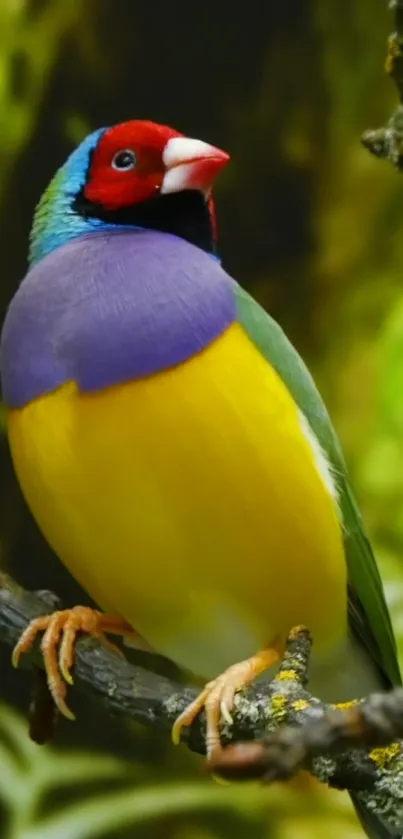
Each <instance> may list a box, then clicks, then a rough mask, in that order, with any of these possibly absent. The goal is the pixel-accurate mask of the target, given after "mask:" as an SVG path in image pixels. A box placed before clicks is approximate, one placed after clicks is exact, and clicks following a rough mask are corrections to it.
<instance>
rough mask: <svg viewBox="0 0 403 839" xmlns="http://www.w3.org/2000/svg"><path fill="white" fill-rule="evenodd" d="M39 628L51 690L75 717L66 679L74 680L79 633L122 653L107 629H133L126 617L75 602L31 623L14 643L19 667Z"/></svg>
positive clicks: (122, 631)
mask: <svg viewBox="0 0 403 839" xmlns="http://www.w3.org/2000/svg"><path fill="white" fill-rule="evenodd" d="M39 632H43V633H44V635H43V638H42V642H41V650H42V654H43V659H44V663H45V670H46V677H47V682H48V687H49V691H50V693H51V695H52V698H53V701H54V703H55V705H56V707H57V708H58V709H59V711H60V713H61V714H63V716H65V717H67V719H70V720H74V719H75V716H74V714H73V712H72V711H70V708H69V707H68V705H67V704H66V702H65V697H66V694H67V685H66V683H67V684H69V685H72V684H73V676H72V674H71V668H72V667H73V664H74V655H75V645H76V641H77V635H78V634H79V633H83V632H84V633H86V634H87V635H93V636H95V637H97V638H99V639H100V640H101V641H102V642H103V643H105V644H106V645H107V646H108V648H109V649H113V650H114V651H115V652H119V654H120V655H122V652H121V650H119V648H118V647H116V645H115V644H113V643H112V642H111V641H109V639H108V638H106V636H105V632H111V633H115V634H117V635H132V634H133V629H132V627H131V626H130V625H129V624H128V623H126V621H124V620H123V618H119V617H117V616H115V615H112V616H110V615H104V614H103V613H102V612H99V611H97V610H96V609H90V608H89V607H87V606H75V607H74V608H73V609H64V610H63V611H59V612H53V614H51V615H43V616H41V617H39V618H35V619H34V620H32V621H31V622H30V623H29V624H28V626H27V628H26V629H25V630H24V632H23V633H22V635H21V637H20V639H19V641H18V643H17V644H16V646H15V647H14V650H13V654H12V663H13V665H14V667H18V664H19V661H20V658H21V655H23V654H24V653H26V652H28V651H29V650H30V649H31V647H32V645H33V643H34V641H35V639H36V637H37V635H38V633H39Z"/></svg>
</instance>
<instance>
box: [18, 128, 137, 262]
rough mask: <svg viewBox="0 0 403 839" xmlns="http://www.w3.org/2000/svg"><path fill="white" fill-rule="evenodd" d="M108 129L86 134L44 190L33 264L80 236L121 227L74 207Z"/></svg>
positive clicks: (32, 241)
mask: <svg viewBox="0 0 403 839" xmlns="http://www.w3.org/2000/svg"><path fill="white" fill-rule="evenodd" d="M107 130H108V129H107V128H99V129H98V130H97V131H94V132H93V133H92V134H90V135H89V136H88V137H86V139H85V140H83V142H82V143H81V144H80V145H79V146H78V147H77V148H76V149H75V150H74V151H73V152H72V154H71V155H70V157H68V159H67V160H66V162H65V163H64V164H63V166H61V168H60V169H58V171H57V172H56V174H55V176H54V177H53V178H52V180H51V182H50V184H49V186H48V187H47V189H46V190H45V192H44V193H43V195H42V198H41V199H40V201H39V204H38V206H37V208H36V211H35V215H34V221H33V225H32V230H31V236H30V250H29V263H30V265H31V266H32V265H35V264H36V263H37V262H39V261H40V260H41V259H43V257H45V256H47V255H48V254H49V253H51V252H52V251H54V250H55V249H56V248H58V247H60V246H61V245H65V244H66V243H67V242H69V241H71V240H72V239H76V238H77V237H78V236H85V235H88V234H90V233H95V232H98V231H99V232H101V231H104V230H105V231H107V230H116V229H119V225H116V224H113V223H107V222H104V221H101V219H97V218H84V217H83V216H81V215H80V214H79V213H77V212H75V211H74V209H73V206H72V205H73V201H74V198H75V197H76V195H78V193H79V192H80V190H81V189H82V188H83V186H84V184H85V181H86V177H87V172H88V167H89V165H90V156H91V153H92V151H93V150H94V149H95V147H96V145H97V144H98V142H99V140H100V138H101V137H102V135H103V134H104V133H105V131H107ZM132 229H137V228H135V227H133V228H132Z"/></svg>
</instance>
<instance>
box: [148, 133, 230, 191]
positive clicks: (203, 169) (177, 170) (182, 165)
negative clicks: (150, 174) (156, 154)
mask: <svg viewBox="0 0 403 839" xmlns="http://www.w3.org/2000/svg"><path fill="white" fill-rule="evenodd" d="M162 159H163V163H164V166H165V168H166V173H165V175H164V179H163V181H162V185H161V192H162V193H163V194H165V195H167V194H168V193H170V192H182V191H183V190H184V189H199V190H201V191H202V192H205V193H208V192H209V190H210V189H211V187H212V185H213V182H214V181H215V179H216V177H217V175H218V173H219V172H220V171H221V169H222V168H223V166H225V164H226V163H228V161H229V154H227V153H226V152H225V151H221V149H216V148H215V146H210V145H209V144H208V143H203V141H202V140H192V139H191V138H190V137H172V138H171V139H170V140H168V142H167V144H166V146H165V148H164V151H163V155H162Z"/></svg>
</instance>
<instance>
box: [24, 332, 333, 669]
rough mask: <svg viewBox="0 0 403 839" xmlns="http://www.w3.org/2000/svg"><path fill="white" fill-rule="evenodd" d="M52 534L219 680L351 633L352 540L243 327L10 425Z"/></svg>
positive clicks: (40, 518) (172, 646)
mask: <svg viewBox="0 0 403 839" xmlns="http://www.w3.org/2000/svg"><path fill="white" fill-rule="evenodd" d="M8 422H9V436H10V444H11V450H12V455H13V459H14V462H15V467H16V471H17V474H18V477H19V480H20V482H21V485H22V488H23V491H24V493H25V496H26V498H27V501H28V504H29V506H30V507H31V510H32V512H33V514H34V516H35V518H36V520H37V522H38V524H39V526H40V527H41V529H42V531H43V533H44V534H45V536H46V538H47V539H48V541H49V543H50V544H51V545H52V547H53V549H54V550H55V552H56V553H57V554H58V555H59V557H60V558H61V559H62V561H63V562H64V564H65V565H66V566H67V567H68V568H69V569H70V571H71V573H72V574H73V575H74V576H75V577H76V578H77V580H79V582H80V583H81V584H82V586H83V587H84V588H85V589H86V590H87V591H88V592H89V593H90V594H91V595H92V597H93V598H94V599H95V601H96V602H98V604H99V605H100V606H101V607H102V608H104V609H105V610H109V611H114V612H117V613H119V614H121V615H123V616H124V617H125V618H126V619H127V620H128V621H130V622H131V623H132V625H133V626H134V627H135V628H136V629H137V630H138V632H140V634H141V635H142V636H143V637H144V638H145V639H146V640H147V641H148V643H149V644H150V645H151V646H152V647H153V648H155V649H156V650H158V651H160V652H161V653H163V654H165V655H167V656H169V657H170V658H171V659H173V660H174V661H176V662H178V664H181V665H182V666H185V667H188V668H189V669H191V670H193V671H194V672H197V673H198V674H199V675H201V676H203V677H211V676H213V675H214V674H216V673H217V672H219V671H221V670H223V669H224V668H225V667H226V666H228V665H229V664H231V663H233V662H234V661H236V660H239V659H241V658H243V657H245V656H248V655H250V654H252V653H253V652H255V651H256V649H257V648H259V647H261V646H263V645H264V644H266V643H269V642H270V641H272V640H273V639H274V638H275V637H276V636H278V635H281V636H285V635H286V634H287V632H288V630H289V629H290V628H291V626H293V625H295V624H296V623H305V624H306V625H308V626H309V628H310V629H311V631H312V632H313V634H314V638H315V642H316V649H318V648H319V649H323V650H326V649H329V647H331V646H332V645H335V644H337V642H338V641H339V639H340V638H341V637H342V636H343V635H344V633H345V627H346V566H345V558H344V551H343V544H342V534H341V527H340V524H339V521H338V516H337V510H336V506H335V503H334V500H333V498H332V497H331V494H330V493H329V492H328V489H327V488H326V486H325V483H324V481H323V478H322V476H321V474H320V471H319V469H318V466H317V457H316V456H315V452H314V451H313V448H312V445H310V443H309V440H308V439H307V436H306V434H305V435H304V434H303V432H302V427H301V417H300V415H299V413H298V410H297V408H296V405H295V403H294V402H293V400H292V398H291V396H290V394H289V393H288V391H287V389H286V388H285V386H284V385H283V383H282V382H281V380H280V379H279V377H278V376H277V374H276V373H275V372H274V371H273V369H272V368H271V367H270V366H269V364H268V363H267V362H266V361H265V360H264V358H263V357H262V356H261V355H260V353H259V351H258V350H257V349H256V348H255V347H254V345H253V344H252V343H251V342H250V341H249V339H248V338H247V336H246V334H245V333H244V332H243V330H242V328H241V327H240V326H237V325H234V326H232V327H231V328H230V329H229V330H228V331H227V332H226V333H225V334H224V335H223V336H222V337H221V338H220V339H219V340H217V341H216V342H215V343H214V344H213V345H211V346H210V347H209V348H208V349H207V350H205V351H204V352H202V353H201V354H200V355H198V356H195V357H194V358H193V359H191V360H189V361H188V362H186V363H185V364H183V365H181V366H180V367H177V368H174V369H171V370H169V371H166V372H163V373H161V374H158V375H155V376H152V377H150V378H147V379H143V380H141V381H136V382H131V383H127V384H125V385H121V386H118V387H115V388H110V389H109V390H107V391H104V392H102V393H98V394H82V393H79V392H78V390H77V388H76V386H75V384H74V383H69V384H67V385H64V386H63V387H61V388H60V389H58V390H57V391H55V392H53V393H51V394H48V395H46V396H44V397H42V398H40V399H38V400H36V401H35V402H32V403H31V404H29V405H28V406H26V407H25V408H23V409H19V410H12V411H10V412H9V417H8Z"/></svg>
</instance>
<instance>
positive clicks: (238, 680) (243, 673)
mask: <svg viewBox="0 0 403 839" xmlns="http://www.w3.org/2000/svg"><path fill="white" fill-rule="evenodd" d="M281 654H282V648H280V644H278V643H277V642H275V643H274V644H272V645H270V646H269V647H265V649H264V650H261V651H260V652H259V653H257V654H256V655H254V656H252V658H248V659H246V660H245V661H240V662H239V663H238V664H233V665H232V667H229V668H228V670H226V671H225V672H224V673H222V674H221V676H218V677H217V678H216V679H213V681H211V682H208V684H207V685H206V686H205V688H204V690H202V691H201V693H200V694H199V696H198V697H197V698H196V699H195V700H194V701H193V702H191V703H190V705H188V706H187V708H185V710H184V711H183V712H182V713H181V714H180V715H179V717H178V718H177V719H176V720H175V722H174V725H173V727H172V740H173V742H174V743H175V745H177V744H178V743H179V741H180V738H181V733H182V729H183V728H185V727H186V726H190V725H192V723H193V722H194V720H195V719H196V717H197V716H198V714H199V713H200V711H202V710H203V708H204V710H205V712H206V753H207V757H211V755H212V754H213V752H215V751H216V749H219V748H220V745H221V744H220V720H221V716H222V717H223V719H224V720H225V721H226V722H228V723H229V724H231V723H232V716H231V711H232V709H233V707H234V699H235V694H236V693H237V692H238V691H240V690H243V689H244V688H246V687H248V686H249V685H250V684H251V683H252V682H253V680H254V679H255V678H256V677H257V676H259V675H260V674H261V673H263V672H264V671H265V670H268V669H269V668H270V667H272V666H273V664H276V663H277V662H278V661H279V660H280V658H281Z"/></svg>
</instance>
